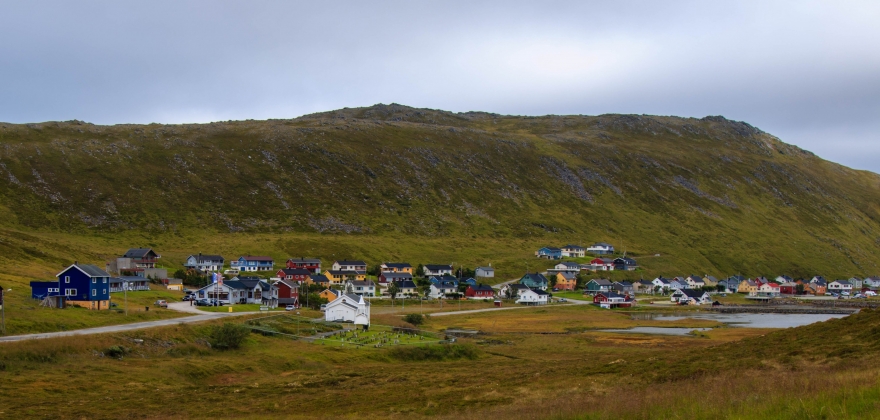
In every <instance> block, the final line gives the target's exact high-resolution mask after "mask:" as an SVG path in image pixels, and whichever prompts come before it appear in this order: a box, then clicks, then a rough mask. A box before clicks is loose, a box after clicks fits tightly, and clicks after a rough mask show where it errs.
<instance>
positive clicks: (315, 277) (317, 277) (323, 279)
mask: <svg viewBox="0 0 880 420" xmlns="http://www.w3.org/2000/svg"><path fill="white" fill-rule="evenodd" d="M309 277H311V278H312V281H313V282H315V283H328V282H329V281H330V279H328V278H327V276H325V275H323V274H312V275H310V276H309Z"/></svg>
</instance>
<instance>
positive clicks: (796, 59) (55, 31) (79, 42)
mask: <svg viewBox="0 0 880 420" xmlns="http://www.w3.org/2000/svg"><path fill="white" fill-rule="evenodd" d="M604 3H613V4H604ZM878 40H880V2H876V1H873V2H868V1H840V0H836V1H830V0H829V1H823V2H818V1H816V2H813V1H803V0H801V1H791V2H771V1H748V2H739V3H737V2H708V1H662V2H660V1H644V2H619V1H616V2H595V3H594V4H593V3H592V2H588V1H558V2H553V1H539V2H538V1H533V2H516V1H512V0H506V1H499V2H477V1H460V2H454V1H443V2H433V3H432V2H423V1H398V2H368V1H349V2H343V1H335V2H334V1H327V0H315V1H312V2H293V1H286V2H282V1H278V2H272V1H238V2H228V1H227V2H224V1H181V0H174V1H156V0H149V1H141V2H135V1H39V0H34V1H24V0H22V1H5V0H0V121H6V122H16V123H22V122H38V121H47V120H70V119H80V120H85V121H89V122H93V123H98V124H115V123H150V122H160V123H179V122H208V121H215V120H229V119H234V120H238V119H248V118H254V119H266V118H290V117H296V116H300V115H303V114H308V113H312V112H317V111H325V110H331V109H337V108H342V107H357V106H368V105H372V104H376V103H392V102H396V103H400V104H405V105H411V106H415V107H427V108H436V109H444V110H450V111H456V112H460V111H471V110H475V111H489V112H497V113H501V114H517V115H545V114H603V113H632V114H659V115H678V116H692V117H703V116H706V115H724V116H726V117H728V118H731V119H736V120H743V121H747V122H749V123H751V124H752V125H755V126H757V127H759V128H761V129H763V130H764V131H767V132H769V133H771V134H774V135H776V136H778V137H779V138H781V139H782V140H783V141H785V142H788V143H793V144H796V145H799V146H801V147H803V148H805V149H807V150H811V151H813V152H815V153H817V154H818V155H820V156H822V157H824V158H826V159H829V160H833V161H836V162H840V163H842V164H844V165H847V166H850V167H853V168H858V169H868V170H872V171H874V172H880V136H878V132H880V44H878Z"/></svg>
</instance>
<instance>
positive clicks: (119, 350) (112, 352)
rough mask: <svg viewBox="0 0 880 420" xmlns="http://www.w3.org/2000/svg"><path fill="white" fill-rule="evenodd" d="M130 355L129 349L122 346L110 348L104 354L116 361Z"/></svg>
mask: <svg viewBox="0 0 880 420" xmlns="http://www.w3.org/2000/svg"><path fill="white" fill-rule="evenodd" d="M125 353H128V349H127V348H125V347H122V346H110V348H109V349H107V351H105V352H104V354H106V355H107V356H108V357H112V358H114V359H121V358H122V356H124V355H125Z"/></svg>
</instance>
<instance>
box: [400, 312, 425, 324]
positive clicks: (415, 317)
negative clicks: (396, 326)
mask: <svg viewBox="0 0 880 420" xmlns="http://www.w3.org/2000/svg"><path fill="white" fill-rule="evenodd" d="M403 320H404V321H406V322H408V323H410V324H413V325H415V326H419V325H422V324H423V323H424V322H425V317H423V316H421V315H420V314H407V315H406V316H405V317H403Z"/></svg>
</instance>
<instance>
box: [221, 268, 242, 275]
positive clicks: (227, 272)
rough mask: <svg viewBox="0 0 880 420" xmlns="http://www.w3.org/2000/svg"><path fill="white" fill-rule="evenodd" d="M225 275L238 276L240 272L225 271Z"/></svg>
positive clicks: (233, 270)
mask: <svg viewBox="0 0 880 420" xmlns="http://www.w3.org/2000/svg"><path fill="white" fill-rule="evenodd" d="M223 274H229V275H233V276H237V275H238V274H239V273H238V270H235V269H230V270H226V271H224V272H223Z"/></svg>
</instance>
